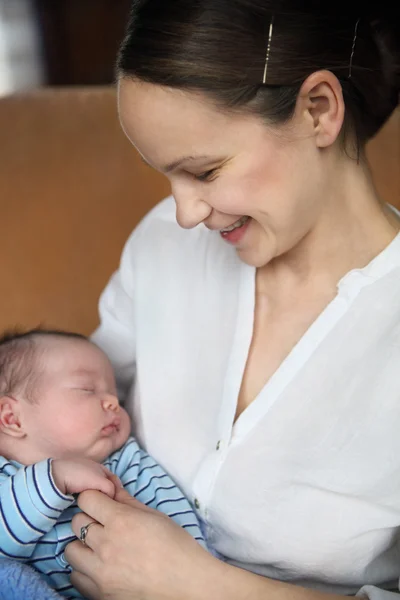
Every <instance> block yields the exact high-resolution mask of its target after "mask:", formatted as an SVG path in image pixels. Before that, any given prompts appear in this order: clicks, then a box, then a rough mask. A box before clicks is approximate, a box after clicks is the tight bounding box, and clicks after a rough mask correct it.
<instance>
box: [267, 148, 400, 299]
mask: <svg viewBox="0 0 400 600" xmlns="http://www.w3.org/2000/svg"><path fill="white" fill-rule="evenodd" d="M322 194H323V198H324V199H323V202H324V206H323V208H322V210H321V212H320V215H319V217H318V219H317V221H316V222H315V224H314V226H313V228H312V229H311V230H310V231H309V232H308V233H307V234H306V235H305V236H304V237H303V238H302V239H301V241H300V242H299V243H298V244H297V245H296V246H295V247H294V248H292V249H291V250H290V251H288V252H286V253H285V254H282V255H281V256H278V257H277V258H275V259H274V260H273V261H271V262H270V263H269V264H268V265H266V266H265V267H262V268H260V269H259V270H258V273H257V279H258V285H259V288H260V290H261V291H262V288H263V282H265V283H267V282H268V284H267V285H268V288H269V287H270V284H271V279H273V280H274V281H275V282H276V284H278V285H279V282H281V283H282V284H283V285H284V287H287V286H288V285H289V286H291V287H299V286H300V287H303V286H308V285H312V286H315V285H317V286H318V282H319V283H320V284H321V289H322V288H324V287H326V286H332V287H333V286H334V287H336V285H337V283H338V281H339V280H340V279H341V278H342V277H344V275H346V273H348V272H349V271H350V270H352V269H356V268H363V267H365V266H366V265H367V264H368V263H369V262H370V261H371V260H372V259H373V258H374V257H375V256H377V255H378V254H379V253H380V252H382V250H384V249H385V248H386V247H387V246H388V245H389V244H390V242H391V241H392V240H393V239H394V237H395V236H396V235H397V233H398V232H399V230H400V219H399V217H398V216H397V215H396V214H395V213H394V212H393V211H392V210H391V209H390V208H389V207H388V206H387V205H386V204H384V203H382V202H381V201H380V199H379V197H378V196H377V193H376V190H375V188H374V185H373V182H372V179H371V176H370V173H369V170H368V168H367V166H366V165H365V164H363V163H358V162H356V161H354V160H350V159H344V166H343V165H342V168H341V170H340V180H338V178H337V177H335V178H334V177H332V180H331V181H327V185H326V189H325V190H324V191H323V192H321V195H322Z"/></svg>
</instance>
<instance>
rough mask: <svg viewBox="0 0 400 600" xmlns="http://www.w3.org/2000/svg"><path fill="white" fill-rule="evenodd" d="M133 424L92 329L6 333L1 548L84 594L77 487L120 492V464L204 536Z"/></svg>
mask: <svg viewBox="0 0 400 600" xmlns="http://www.w3.org/2000/svg"><path fill="white" fill-rule="evenodd" d="M129 434H130V420H129V417H128V414H127V412H126V411H125V410H124V409H123V408H121V407H120V405H119V402H118V398H117V391H116V384H115V380H114V374H113V370H112V366H111V364H110V362H109V360H108V359H107V357H106V355H105V354H104V353H103V352H102V351H101V350H100V349H99V348H98V347H97V346H95V345H94V344H92V343H91V342H90V341H89V340H88V339H87V338H85V337H83V336H80V335H78V334H70V333H64V332H58V331H41V330H33V331H30V332H28V333H25V334H16V335H13V336H4V337H3V338H2V339H0V454H1V455H2V456H1V457H0V557H6V558H7V557H8V558H10V557H11V558H17V559H19V560H22V561H24V562H26V563H28V564H30V565H31V566H33V567H34V568H35V569H36V570H38V571H40V573H42V575H43V576H44V578H45V579H46V580H47V582H48V583H49V584H50V585H51V586H52V587H53V588H54V589H56V590H57V591H58V592H59V593H61V594H63V595H64V596H66V597H68V598H81V597H82V596H81V595H80V594H79V592H78V591H77V590H76V589H74V588H73V586H72V585H71V583H70V579H69V573H70V568H69V565H68V563H67V562H66V560H65V558H64V549H65V546H66V545H67V544H68V543H69V542H71V541H72V540H73V539H75V536H74V534H73V532H72V529H71V519H72V517H73V515H74V514H75V513H76V512H77V511H78V510H79V509H78V507H77V506H76V503H75V498H74V496H73V494H79V493H80V492H82V491H84V490H87V489H94V490H99V491H101V492H103V493H105V494H108V495H109V496H111V497H114V493H115V486H114V482H113V481H112V478H110V476H111V474H115V475H117V476H118V477H119V479H120V481H121V482H122V484H123V486H124V487H125V488H126V489H127V490H128V491H129V493H130V494H131V495H132V496H135V497H136V498H137V499H138V500H140V501H141V502H143V503H145V504H147V505H148V506H150V507H151V508H154V509H158V510H160V511H162V512H163V513H165V514H166V515H168V516H170V517H171V518H172V519H174V521H176V522H177V523H178V524H179V525H181V526H182V527H184V528H185V529H186V530H187V531H188V532H190V533H191V534H192V536H193V537H194V538H195V539H197V540H198V541H199V542H200V543H201V544H202V545H204V539H203V536H202V534H201V531H200V528H199V523H198V521H197V519H196V517H195V515H194V512H193V511H192V509H191V507H190V505H189V502H188V501H187V500H186V498H185V497H184V496H183V494H182V492H181V491H180V490H179V489H178V488H177V487H176V485H175V484H174V483H173V482H172V480H171V479H170V478H169V476H168V475H167V474H166V473H165V472H164V471H163V469H162V468H161V467H160V466H159V465H157V464H156V462H155V461H154V460H153V459H152V458H151V457H150V456H149V455H148V454H147V453H146V452H144V450H141V449H140V448H139V446H138V444H137V443H136V441H135V440H134V439H133V438H132V437H129ZM86 531H87V530H86ZM88 536H90V532H89V533H88Z"/></svg>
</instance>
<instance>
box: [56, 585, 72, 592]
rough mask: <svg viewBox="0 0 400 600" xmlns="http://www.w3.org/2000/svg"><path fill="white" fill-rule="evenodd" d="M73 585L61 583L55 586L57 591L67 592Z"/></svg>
mask: <svg viewBox="0 0 400 600" xmlns="http://www.w3.org/2000/svg"><path fill="white" fill-rule="evenodd" d="M73 587H74V586H73V585H61V586H60V587H58V586H55V588H54V589H55V590H56V592H66V591H67V590H72V589H73Z"/></svg>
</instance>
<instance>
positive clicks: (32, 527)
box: [11, 477, 46, 535]
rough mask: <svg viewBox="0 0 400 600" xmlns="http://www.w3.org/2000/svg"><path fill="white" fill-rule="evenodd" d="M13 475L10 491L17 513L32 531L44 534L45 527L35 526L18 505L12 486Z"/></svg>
mask: <svg viewBox="0 0 400 600" xmlns="http://www.w3.org/2000/svg"><path fill="white" fill-rule="evenodd" d="M14 481H15V479H14V477H11V493H12V497H13V499H14V502H15V504H16V506H17V508H18V511H19V514H20V515H21V517H22V518H23V520H24V521H25V523H27V524H28V525H29V527H30V528H31V529H33V531H37V532H38V533H41V534H42V535H44V534H45V533H46V530H45V529H39V528H38V527H35V526H34V525H33V524H32V523H31V522H30V521H29V519H28V517H27V516H26V515H25V513H23V512H22V509H21V507H20V505H19V502H18V499H17V496H16V493H15V488H14Z"/></svg>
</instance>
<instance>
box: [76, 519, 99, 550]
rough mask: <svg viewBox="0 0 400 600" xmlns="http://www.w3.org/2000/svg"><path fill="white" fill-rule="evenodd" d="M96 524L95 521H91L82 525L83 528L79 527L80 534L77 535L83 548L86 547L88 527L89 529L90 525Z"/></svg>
mask: <svg viewBox="0 0 400 600" xmlns="http://www.w3.org/2000/svg"><path fill="white" fill-rule="evenodd" d="M96 524H97V522H96V521H91V522H90V523H88V524H87V525H84V526H83V527H81V533H80V535H79V539H80V540H81V542H82V544H83V545H84V546H86V537H87V532H88V531H89V527H91V526H92V525H96Z"/></svg>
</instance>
